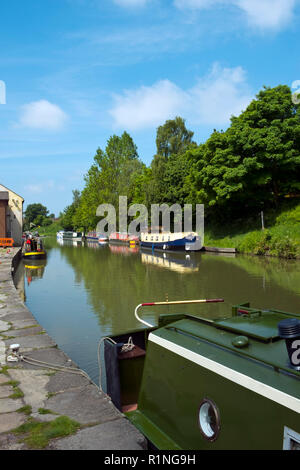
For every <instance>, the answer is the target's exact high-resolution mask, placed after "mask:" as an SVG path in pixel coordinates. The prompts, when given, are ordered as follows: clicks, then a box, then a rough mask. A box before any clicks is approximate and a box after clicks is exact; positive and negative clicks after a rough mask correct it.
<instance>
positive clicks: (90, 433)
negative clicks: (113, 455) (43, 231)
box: [0, 248, 146, 450]
mask: <svg viewBox="0 0 300 470" xmlns="http://www.w3.org/2000/svg"><path fill="white" fill-rule="evenodd" d="M19 260H20V249H18V248H12V249H7V250H0V449H1V450H16V449H17V450H27V449H31V448H36V449H37V448H40V447H43V448H44V449H53V450H54V449H59V450H71V449H78V450H79V449H80V450H142V449H145V446H146V443H145V439H144V437H143V436H142V435H141V434H140V433H139V432H138V431H137V430H136V428H135V427H134V426H133V425H131V424H130V423H129V421H128V420H127V419H126V418H125V417H124V416H123V414H121V413H120V412H119V411H118V410H117V409H116V408H115V407H114V406H113V404H112V402H111V401H110V399H109V398H108V397H107V395H105V394H104V393H102V392H100V391H99V389H98V387H97V386H96V385H95V384H94V383H93V382H91V381H90V380H89V378H88V377H87V376H86V375H84V373H81V371H80V369H79V368H78V367H77V365H76V364H75V363H73V361H72V360H71V359H70V358H69V357H68V356H67V355H66V354H65V353H64V352H63V351H62V350H60V349H59V348H58V347H57V345H56V343H55V342H54V341H53V340H52V338H51V337H50V336H49V335H48V334H47V333H46V331H45V330H44V329H43V328H42V326H41V325H39V324H38V322H37V321H36V319H35V318H34V316H33V315H32V313H31V312H30V311H29V310H28V308H27V307H26V306H25V305H24V303H23V302H22V300H21V298H20V296H19V294H18V292H17V291H16V289H15V286H14V283H13V279H12V270H15V269H16V267H17V265H18V263H19ZM16 343H17V344H19V345H20V354H21V355H23V356H24V358H26V362H25V361H18V362H9V361H7V358H8V356H10V355H11V354H10V346H11V345H12V344H16ZM38 361H39V362H38ZM50 365H51V366H50ZM53 365H55V366H56V368H53V367H52V366H53ZM16 429H18V432H17V433H16V432H15V430H16ZM49 436H50V437H51V438H49ZM53 436H54V438H53Z"/></svg>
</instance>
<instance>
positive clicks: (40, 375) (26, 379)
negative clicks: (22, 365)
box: [9, 369, 49, 412]
mask: <svg viewBox="0 0 300 470" xmlns="http://www.w3.org/2000/svg"><path fill="white" fill-rule="evenodd" d="M47 373H48V370H46V369H45V370H44V369H40V370H30V371H29V370H18V369H15V370H9V375H10V376H11V378H12V379H13V380H16V381H18V382H19V384H18V388H19V389H20V390H21V391H22V392H23V393H24V397H23V400H24V402H25V403H26V405H29V406H31V407H32V410H33V411H34V412H36V411H38V409H39V408H44V405H45V402H46V400H47V390H46V385H47V383H48V382H49V375H47Z"/></svg>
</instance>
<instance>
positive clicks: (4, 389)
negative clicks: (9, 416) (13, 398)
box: [0, 385, 14, 409]
mask: <svg viewBox="0 0 300 470" xmlns="http://www.w3.org/2000/svg"><path fill="white" fill-rule="evenodd" d="M13 393H14V389H13V387H12V386H11V385H1V387H0V398H8V397H10V395H12V394H13ZM0 409H1V402H0Z"/></svg>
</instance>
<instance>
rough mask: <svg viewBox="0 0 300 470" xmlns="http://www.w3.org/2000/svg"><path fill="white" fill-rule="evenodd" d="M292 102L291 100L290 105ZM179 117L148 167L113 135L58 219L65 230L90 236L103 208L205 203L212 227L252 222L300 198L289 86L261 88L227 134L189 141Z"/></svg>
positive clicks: (297, 130)
mask: <svg viewBox="0 0 300 470" xmlns="http://www.w3.org/2000/svg"><path fill="white" fill-rule="evenodd" d="M294 101H295V100H294ZM193 136H194V134H193V132H192V131H190V130H188V129H187V128H186V125H185V120H184V119H183V118H181V117H176V118H175V119H172V120H168V121H166V122H165V124H163V125H161V126H159V127H158V129H157V134H156V154H155V155H154V156H153V159H152V162H151V164H150V166H149V167H147V166H146V165H145V164H144V163H143V162H142V161H141V159H140V158H139V156H138V152H137V148H136V145H135V144H134V142H133V140H132V138H131V136H130V135H129V134H128V133H127V132H124V133H123V134H122V136H121V137H119V136H116V135H113V136H112V137H110V139H109V140H108V142H107V145H106V148H105V150H101V149H100V148H99V149H98V150H97V152H96V155H95V157H94V162H93V164H92V166H91V168H90V169H89V171H88V173H87V174H86V175H85V177H84V181H85V186H84V189H83V191H82V192H81V193H80V192H79V191H73V196H74V200H73V203H72V204H71V205H70V206H68V207H66V209H65V210H64V212H63V214H62V225H63V227H64V228H65V229H78V230H79V229H83V230H89V229H94V228H95V227H96V225H97V221H98V218H97V217H96V209H97V207H98V206H99V205H100V204H102V203H111V204H113V205H115V207H118V198H119V196H120V195H122V196H127V198H128V203H129V204H132V203H140V204H145V205H146V206H147V207H148V209H150V205H151V204H155V203H156V204H162V203H168V204H174V203H178V204H180V205H182V206H183V205H184V204H185V203H190V204H194V205H195V204H204V205H205V213H206V215H207V216H208V217H209V218H210V219H211V220H222V219H224V217H225V214H226V217H241V216H244V217H245V216H247V215H251V213H253V212H255V211H256V212H257V211H258V210H261V209H262V208H268V207H272V206H273V207H278V205H279V204H280V203H281V201H282V200H283V199H284V198H285V197H286V196H288V195H293V196H294V195H299V194H300V108H299V105H297V104H295V103H293V100H292V93H291V90H290V88H289V87H288V86H285V85H280V86H277V87H275V88H267V87H264V88H263V89H262V90H261V91H260V92H259V93H258V95H257V96H256V99H254V100H253V101H252V102H251V103H250V104H249V106H248V107H247V109H246V110H245V111H244V112H242V113H241V114H240V116H238V117H235V116H233V117H232V118H231V124H230V126H229V128H228V129H227V130H226V131H216V130H215V131H214V132H213V133H212V134H211V136H210V137H209V139H208V140H207V141H206V142H204V143H201V144H199V145H198V144H197V143H196V142H194V141H193Z"/></svg>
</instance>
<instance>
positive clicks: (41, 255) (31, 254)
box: [23, 251, 47, 260]
mask: <svg viewBox="0 0 300 470" xmlns="http://www.w3.org/2000/svg"><path fill="white" fill-rule="evenodd" d="M46 257H47V254H46V252H45V251H28V253H23V258H24V259H31V260H39V259H45V258H46Z"/></svg>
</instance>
